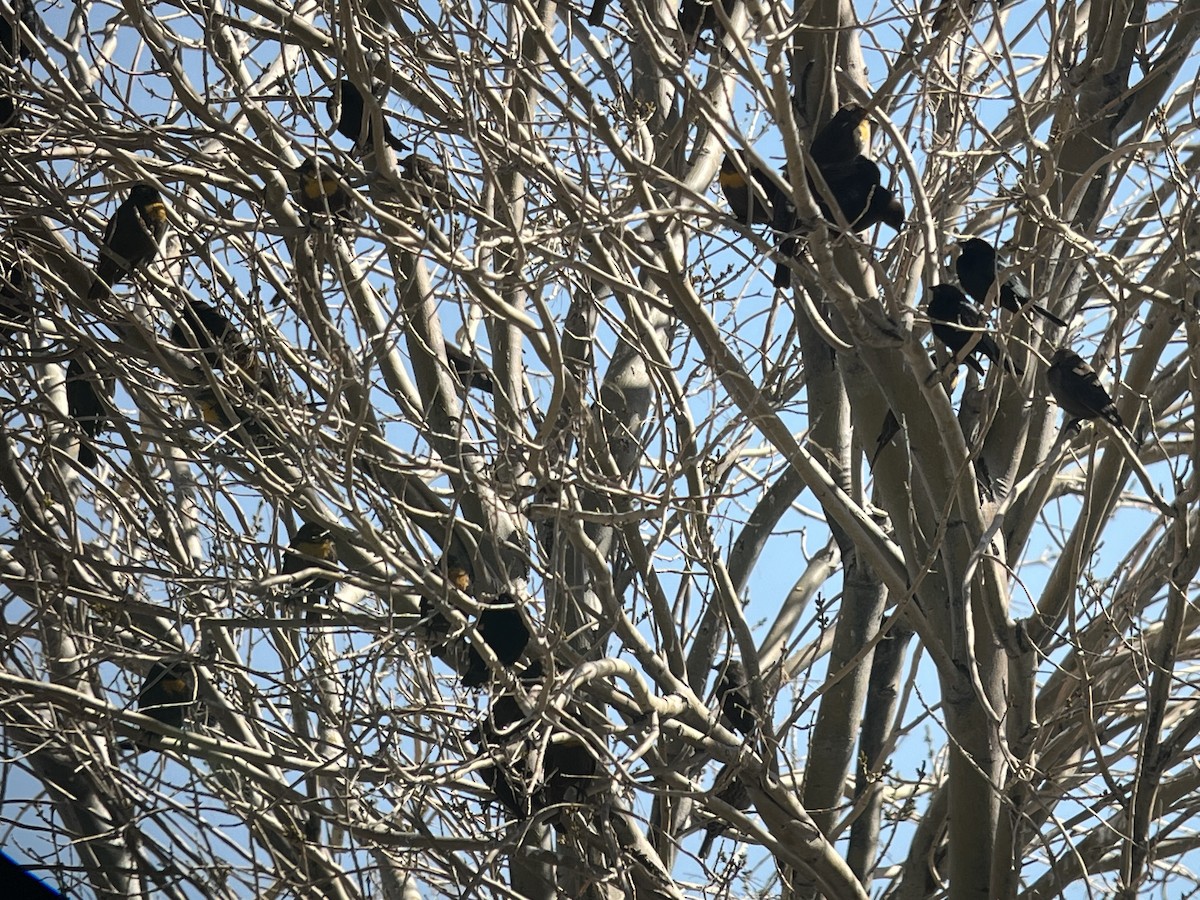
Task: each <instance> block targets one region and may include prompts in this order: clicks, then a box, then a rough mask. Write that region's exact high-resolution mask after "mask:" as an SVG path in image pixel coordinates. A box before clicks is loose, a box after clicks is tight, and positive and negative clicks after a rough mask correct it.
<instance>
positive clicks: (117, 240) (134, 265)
mask: <svg viewBox="0 0 1200 900" xmlns="http://www.w3.org/2000/svg"><path fill="white" fill-rule="evenodd" d="M166 231H167V207H166V205H165V204H164V203H163V200H162V196H161V195H160V194H159V193H158V191H157V190H155V189H154V188H153V187H151V186H150V185H148V184H144V183H140V182H139V183H138V184H135V185H134V186H133V187H132V188H130V190H129V197H128V198H127V199H126V200H125V201H124V202H123V203H122V204H121V205H120V206H118V207H117V211H116V213H115V214H114V215H113V217H112V219H110V220H109V223H108V227H107V228H105V230H104V243H103V245H102V246H101V247H100V257H99V259H98V260H97V262H96V279H95V280H94V281H93V282H92V287H91V289H90V290H89V291H88V298H89V299H91V300H98V299H99V298H101V297H104V296H107V294H108V293H109V289H110V288H112V287H114V286H115V285H117V284H118V283H119V282H120V281H121V279H123V278H124V277H125V276H126V275H129V274H130V273H131V272H134V271H136V270H137V269H141V268H143V267H144V266H145V265H146V264H147V263H149V262H150V261H151V260H153V259H154V257H156V256H157V255H158V243H159V241H161V240H162V237H163V235H164V234H166Z"/></svg>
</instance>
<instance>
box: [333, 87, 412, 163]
mask: <svg viewBox="0 0 1200 900" xmlns="http://www.w3.org/2000/svg"><path fill="white" fill-rule="evenodd" d="M339 93H340V94H341V101H342V105H341V109H340V110H339V109H338V95H337V94H334V95H332V96H330V97H329V99H328V100H326V101H325V110H326V112H328V113H329V118H330V119H332V120H333V121H335V122H336V123H337V131H338V134H340V135H342V136H343V137H346V138H349V139H350V140H352V141H354V150H353V152H354V153H355V154H356V155H362V154H366V153H370V152H371V151H373V150H374V149H375V142H374V140H373V138H372V135H371V117H370V116H369V115H367V112H366V107H365V106H364V104H363V95H362V91H360V90H359V89H358V87H357V86H356V85H355V84H354V82H352V81H350V80H349V79H346V78H343V79H342V82H341V86H340V91H339ZM381 119H382V122H383V140H384V143H386V144H387V145H388V146H389V147H391V148H392V149H393V150H404V149H405V144H404V142H403V141H402V140H400V139H399V138H397V137H396V136H395V135H394V134H392V129H391V128H390V127H389V126H388V123H387V119H386V118H383V117H381Z"/></svg>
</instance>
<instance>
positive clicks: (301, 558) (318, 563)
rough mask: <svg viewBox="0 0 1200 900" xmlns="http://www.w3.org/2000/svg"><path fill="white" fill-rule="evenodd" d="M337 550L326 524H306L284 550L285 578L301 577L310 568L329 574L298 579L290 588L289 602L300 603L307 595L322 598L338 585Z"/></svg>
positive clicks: (283, 568)
mask: <svg viewBox="0 0 1200 900" xmlns="http://www.w3.org/2000/svg"><path fill="white" fill-rule="evenodd" d="M336 563H337V547H335V546H334V543H333V534H332V533H331V532H330V531H329V529H328V528H326V527H325V526H324V525H319V524H317V523H316V522H305V523H304V524H303V525H301V526H300V529H299V530H298V531H297V532H296V534H295V536H294V537H293V538H292V541H291V543H290V544H289V545H288V546H287V547H286V548H285V549H284V551H283V565H282V566H281V567H280V570H279V573H280V574H281V575H298V574H299V573H301V572H304V571H307V570H309V569H319V570H321V571H323V572H329V573H331V574H329V575H322V574H320V573H314V574H312V575H308V576H306V577H305V578H303V579H300V580H298V581H297V582H296V583H295V584H294V585H293V586H292V587H291V588H289V589H288V594H287V597H286V599H288V600H296V599H298V598H299V597H301V596H303V595H309V596H312V595H320V594H323V593H325V592H326V591H328V590H329V589H330V588H331V587H333V586H334V585H335V584H337V579H336V578H334V577H333V575H332V573H334V572H336V571H337V566H336Z"/></svg>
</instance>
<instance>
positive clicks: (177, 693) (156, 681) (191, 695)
mask: <svg viewBox="0 0 1200 900" xmlns="http://www.w3.org/2000/svg"><path fill="white" fill-rule="evenodd" d="M195 703H196V670H195V669H194V668H193V667H192V664H191V663H189V662H186V661H185V660H178V659H176V660H168V659H164V660H159V661H158V662H155V663H154V664H152V665H151V666H150V671H149V672H147V673H146V678H145V680H144V681H143V682H142V689H141V691H140V692H139V693H138V712H140V713H143V714H145V715H147V716H149V717H150V718H152V719H156V720H158V721H159V722H162V723H163V724H164V725H169V726H170V727H172V728H179V729H181V730H182V729H183V728H184V727H185V726H186V724H187V721H188V718H189V717H190V714H191V711H192V707H193V706H194V705H195ZM161 741H162V736H161V735H159V734H155V733H154V732H150V731H143V732H142V734H141V736H140V737H138V738H137V739H136V740H134V741H127V742H125V743H122V744H121V748H122V749H126V750H127V749H130V748H131V747H134V746H136V747H138V748H139V749H142V750H149V749H152V748H154V747H156V746H158V744H159V743H160V742H161Z"/></svg>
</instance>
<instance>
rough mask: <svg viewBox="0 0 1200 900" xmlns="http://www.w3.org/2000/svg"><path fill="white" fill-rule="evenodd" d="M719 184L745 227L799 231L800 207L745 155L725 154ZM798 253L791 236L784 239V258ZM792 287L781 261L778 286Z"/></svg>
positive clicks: (781, 247) (781, 246) (781, 243)
mask: <svg viewBox="0 0 1200 900" xmlns="http://www.w3.org/2000/svg"><path fill="white" fill-rule="evenodd" d="M786 174H787V173H786V172H785V173H784V176H785V177H786ZM747 175H748V176H749V180H747ZM719 181H720V185H721V191H722V193H724V194H725V199H726V201H727V202H728V203H729V209H730V210H731V211H732V212H733V215H734V218H736V219H737V220H738V221H739V222H741V223H743V224H744V225H770V226H771V227H772V228H773V229H774V230H775V231H778V232H781V233H784V234H788V233H789V232H791V231H793V230H795V227H796V207H795V205H794V204H793V203H792V201H791V199H790V198H789V197H788V196H787V194H786V193H784V191H783V190H782V189H781V188H780V187H778V186H777V185H776V184H775V182H774V181H772V180H771V177H770V176H769V175H768V174H767V173H766V172H765V171H763V169H761V168H759V167H758V166H756V165H753V164H752V163H750V162H749V161H748V160H747V159H746V155H745V154H744V153H742V152H741V151H736V150H735V151H730V152H729V153H726V154H725V158H724V159H723V160H722V161H721V173H720V176H719ZM795 252H796V239H795V238H794V237H791V236H787V237H784V238H782V239H781V241H780V246H779V253H780V256H781V257H786V256H793V255H794V254H795ZM790 283H791V276H790V275H789V273H788V271H787V266H786V264H785V263H784V262H783V261H782V260H780V261H779V262H778V263H777V265H776V269H775V278H774V284H775V286H776V287H786V286H787V285H788V284H790Z"/></svg>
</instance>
